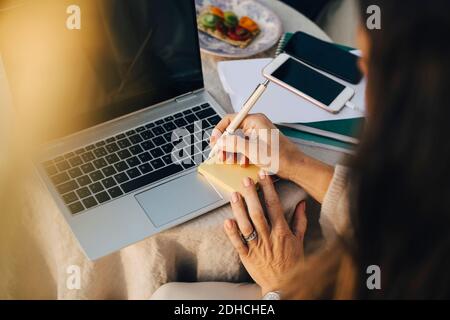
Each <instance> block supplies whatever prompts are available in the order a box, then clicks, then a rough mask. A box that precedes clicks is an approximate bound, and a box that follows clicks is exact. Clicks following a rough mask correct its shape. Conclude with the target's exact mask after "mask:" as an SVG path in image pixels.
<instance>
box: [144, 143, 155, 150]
mask: <svg viewBox="0 0 450 320" xmlns="http://www.w3.org/2000/svg"><path fill="white" fill-rule="evenodd" d="M141 146H142V148H144V150H150V149H153V148H154V147H155V145H154V144H153V142H151V141H144V142H142V143H141Z"/></svg>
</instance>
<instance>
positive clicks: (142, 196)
mask: <svg viewBox="0 0 450 320" xmlns="http://www.w3.org/2000/svg"><path fill="white" fill-rule="evenodd" d="M25 2H26V1H25ZM39 2H40V1H36V0H33V1H31V2H29V3H28V4H26V5H29V6H30V8H26V7H24V8H22V9H19V10H18V9H17V6H14V8H13V9H11V10H12V11H14V10H16V12H18V13H17V14H22V13H23V12H26V11H27V10H32V9H33V6H34V5H35V4H36V3H39ZM92 2H97V3H98V4H99V5H98V7H100V8H103V9H102V10H101V12H102V14H104V16H103V17H106V18H105V20H107V21H108V23H110V24H111V25H113V26H112V27H110V28H109V30H108V32H109V33H111V32H118V33H120V32H124V31H123V26H125V25H127V24H128V23H129V21H127V19H130V18H129V17H128V16H126V14H125V13H124V17H123V21H122V22H120V23H118V25H119V27H120V29H121V30H122V31H117V30H116V28H115V27H114V24H115V22H114V21H113V22H111V20H108V18H107V17H108V14H109V16H115V15H113V14H112V13H111V12H112V11H114V13H115V14H116V15H117V14H118V13H119V14H120V13H121V12H130V11H132V12H134V13H136V12H146V13H147V15H148V13H149V12H150V13H151V12H154V10H155V9H157V10H158V16H163V18H164V19H169V17H171V18H173V20H171V23H172V24H177V23H178V24H180V25H179V26H178V27H176V26H175V27H173V28H174V29H176V30H182V29H184V30H186V29H187V28H191V30H190V31H189V32H187V35H188V36H189V37H190V39H189V43H190V44H191V46H192V48H193V49H192V48H191V49H189V50H187V51H186V52H183V50H184V49H181V51H180V52H177V53H173V52H176V51H177V50H180V48H177V47H176V41H175V40H174V41H173V43H175V45H173V44H172V45H169V46H166V45H164V42H161V41H162V40H161V38H159V39H158V35H157V34H156V35H155V33H158V32H159V31H158V28H159V25H158V24H157V22H155V24H156V27H154V26H153V27H152V26H151V25H147V21H148V19H149V18H148V17H147V16H146V15H143V18H142V20H141V21H138V22H136V21H134V22H136V24H138V25H139V24H141V27H139V28H138V29H137V33H140V34H142V35H140V36H136V38H137V39H138V40H137V41H136V43H138V44H139V45H138V46H136V47H135V48H129V47H128V46H126V47H125V49H124V50H123V51H124V52H126V51H127V50H128V49H129V51H130V52H132V53H131V54H129V53H124V54H123V55H124V56H126V57H127V58H129V56H131V57H132V58H133V59H124V60H125V61H126V63H124V65H125V67H123V66H122V65H121V64H117V66H119V67H117V69H118V70H119V69H120V67H123V69H122V70H121V73H120V72H119V76H118V79H121V82H120V83H116V84H114V83H113V84H112V87H113V90H116V91H113V92H114V94H115V95H116V96H120V95H121V94H122V92H124V91H126V90H128V89H127V86H128V87H129V88H133V89H130V92H135V91H139V90H135V87H136V86H138V87H139V88H140V89H142V87H144V88H146V87H148V84H152V81H153V82H154V81H155V80H154V78H155V77H154V76H151V77H150V78H151V79H150V80H141V79H142V78H146V75H145V74H143V73H142V72H140V71H139V70H140V69H138V68H144V69H145V68H147V67H148V68H149V70H151V68H153V67H154V66H153V65H151V64H152V63H153V62H152V61H153V60H150V59H149V60H145V59H146V58H144V59H142V58H141V57H142V56H144V55H146V54H150V53H151V54H152V55H153V54H154V55H155V56H158V55H159V54H160V56H158V57H157V59H159V60H158V61H159V63H160V64H161V63H166V61H165V60H164V59H166V57H167V56H169V57H170V58H167V61H169V62H167V65H165V66H164V68H162V70H164V69H166V70H169V71H168V72H170V74H169V76H168V77H167V78H169V79H172V78H175V79H176V80H175V81H179V83H182V84H184V83H185V82H186V81H188V82H189V77H190V75H189V74H190V73H191V72H193V71H192V70H193V69H194V71H195V73H196V74H197V77H198V73H199V72H200V78H201V79H200V78H199V80H201V83H200V82H199V81H193V82H194V84H193V85H192V86H189V84H188V85H186V87H187V88H188V89H189V87H192V88H193V89H195V90H188V91H186V92H180V91H177V88H179V87H180V85H179V84H177V86H176V87H177V88H175V86H174V87H171V88H170V89H168V90H167V91H169V93H170V92H171V91H173V92H176V93H177V94H176V95H174V96H171V97H169V96H162V97H159V96H158V92H156V93H154V92H153V93H152V96H151V99H148V100H149V101H152V102H153V101H154V100H158V99H163V101H157V102H156V103H154V104H151V105H138V104H136V105H135V106H134V109H133V110H131V111H127V112H124V113H123V114H120V112H119V114H114V115H108V117H107V118H108V119H106V121H100V122H99V123H95V124H94V125H91V126H89V127H85V128H80V129H79V130H75V131H74V132H70V133H69V134H64V135H61V136H58V137H57V138H56V139H55V138H54V137H52V139H49V141H48V142H47V143H45V145H44V146H43V148H42V152H41V154H40V155H39V159H38V161H37V168H38V172H39V176H40V177H41V178H42V181H43V182H44V184H45V186H46V187H47V188H48V190H49V192H50V194H51V196H52V198H53V199H54V201H55V203H56V204H57V206H58V208H59V210H60V211H61V214H62V215H63V216H64V218H65V220H66V221H67V223H68V224H69V226H70V228H71V230H72V231H73V234H74V235H75V237H76V238H77V239H78V241H79V243H80V245H81V247H82V249H83V250H84V252H85V253H86V255H87V256H88V257H89V258H90V259H92V260H95V259H98V258H100V257H103V256H105V255H107V254H110V253H112V252H114V251H117V250H119V249H121V248H123V247H126V246H128V245H130V244H133V243H135V242H138V241H140V240H143V239H145V238H147V237H149V236H151V235H154V234H156V233H158V232H161V231H163V230H166V229H168V228H171V227H174V226H177V225H179V224H181V223H183V222H186V221H188V220H191V219H193V218H195V217H198V216H200V215H202V214H204V213H207V212H209V211H211V210H213V209H215V208H218V207H220V206H222V205H224V204H226V203H227V202H228V194H227V193H226V192H224V191H223V190H219V189H217V188H216V187H214V186H212V185H211V184H210V183H208V182H207V181H206V180H205V178H204V177H202V176H201V175H199V174H198V173H197V166H198V165H199V163H200V162H201V161H199V159H198V158H196V160H195V161H193V162H192V164H190V165H188V166H183V165H182V164H179V165H178V167H175V164H173V163H172V164H171V163H170V162H169V160H168V157H167V153H164V155H161V151H160V150H162V149H163V146H162V145H161V143H159V144H157V143H156V142H155V139H157V137H158V135H157V133H159V131H158V130H156V129H155V128H157V127H160V128H165V129H164V130H165V132H164V134H165V137H167V134H168V133H170V132H171V130H170V129H172V128H173V126H174V124H178V126H177V130H178V129H180V128H181V129H183V127H187V126H190V125H192V118H193V117H192V114H194V115H195V117H197V118H198V121H196V122H195V124H194V125H195V126H198V127H201V126H202V124H203V128H202V129H201V130H197V128H195V130H194V131H196V134H200V135H202V138H200V140H202V141H203V145H204V144H205V143H204V141H207V140H208V139H209V134H208V133H207V132H208V131H210V130H211V128H212V127H213V126H214V124H215V123H217V121H218V120H219V118H217V116H219V117H222V116H223V115H224V114H225V112H224V110H223V109H222V108H221V107H220V105H219V104H218V103H217V102H216V101H215V100H214V99H213V98H212V97H211V95H209V94H208V92H207V91H206V90H205V89H204V88H203V80H202V77H201V66H200V62H199V59H200V54H199V48H198V42H197V41H198V40H197V34H196V32H197V31H196V24H195V8H194V1H193V0H192V1H179V0H170V1H165V4H163V3H161V2H160V1H159V0H154V1H148V0H142V1H133V2H130V1H126V0H117V1H112V0H111V1H110V2H108V1H103V0H96V1H92ZM21 3H23V1H22V2H21ZM46 3H48V1H46ZM54 3H55V6H56V5H59V4H58V3H60V1H59V0H54ZM111 3H115V6H111ZM26 5H25V6H26ZM102 6H104V7H102ZM19 8H20V6H19ZM53 9H55V8H53ZM80 9H81V10H86V11H88V13H91V12H89V10H91V9H90V8H86V9H84V8H83V7H81V8H80ZM124 9H127V10H124ZM96 10H98V8H96ZM53 11H55V10H53ZM31 12H33V11H31ZM82 12H83V11H82ZM105 12H106V13H105ZM177 12H178V14H179V16H177ZM63 14H66V12H65V11H63ZM82 16H83V15H82ZM85 16H89V14H87V15H86V14H85ZM130 17H131V15H130ZM134 17H135V16H134ZM0 19H4V17H2V16H1V15H0ZM155 19H157V18H155ZM119 20H120V19H119ZM0 21H1V20H0ZM16 21H17V20H16ZM161 21H162V20H161ZM161 23H162V22H161ZM83 25H89V22H83V21H82V22H81V28H83ZM12 26H14V24H12ZM152 28H153V29H152ZM82 30H83V29H81V30H65V31H64V32H67V34H69V35H70V34H71V32H82ZM130 30H131V29H130ZM142 31H145V32H142ZM130 32H131V31H130ZM185 32H186V31H185ZM134 35H135V33H131V34H130V38H132V37H133V36H134ZM187 35H186V34H185V35H184V39H183V40H182V41H181V40H179V41H181V44H180V47H181V46H183V47H186V41H187V40H186V37H187ZM173 36H175V37H176V36H177V35H173ZM113 37H114V35H113ZM127 37H128V36H126V37H124V36H123V34H121V35H119V36H117V38H119V40H120V41H122V40H123V38H127ZM3 40H4V39H3ZM49 41H50V40H49ZM120 41H119V42H120ZM153 41H155V43H157V42H158V41H159V42H160V43H163V44H162V48H161V52H154V51H155V50H158V47H157V44H155V47H156V49H155V48H152V46H153V43H154V42H153ZM3 43H5V41H4V42H3ZM6 43H7V42H6ZM49 47H50V48H51V47H52V43H49ZM119 47H120V45H119ZM130 47H133V46H130ZM9 48H10V47H6V49H5V47H3V49H5V50H3V51H2V53H5V52H6V55H5V56H3V59H4V64H5V70H6V71H5V72H6V76H7V78H8V76H9V74H10V73H9V70H8V54H12V53H13V51H11V52H8V50H9ZM172 49H173V50H172ZM171 50H172V51H171ZM89 54H92V52H91V53H89V52H88V53H87V54H86V56H88V61H90V62H92V61H94V66H95V67H98V68H99V69H101V68H102V67H105V66H101V65H100V66H98V65H96V63H97V62H98V61H100V60H95V57H94V58H92V57H90V56H89ZM127 55H129V56H127ZM181 55H183V56H182V57H181V58H180V59H178V57H179V56H181ZM189 55H192V59H193V60H195V61H196V63H197V62H198V65H197V66H200V70H198V69H199V67H197V68H195V67H192V65H191V66H186V70H183V68H185V67H184V65H183V63H184V62H185V61H188V60H189V59H187V60H183V59H186V56H189ZM115 56H117V52H115ZM108 57H109V55H108ZM118 60H119V61H120V59H118ZM197 60H198V61H197ZM171 61H175V62H174V63H173V64H171ZM121 62H122V61H121ZM99 63H100V62H99ZM100 64H101V63H100ZM146 64H149V65H150V67H149V66H147V65H146ZM106 66H108V65H106ZM113 66H114V67H116V65H113ZM180 66H181V67H180ZM68 69H70V67H69V68H68ZM130 69H131V70H132V71H130ZM70 70H72V69H70ZM108 70H109V68H108ZM123 70H125V72H123ZM133 70H138V71H133ZM174 70H175V71H174ZM62 72H64V70H63V71H62ZM102 72H103V71H102ZM133 72H135V73H136V75H134V74H133ZM148 72H150V71H148ZM158 72H161V71H160V70H159V71H158ZM184 72H185V74H184ZM106 73H107V74H109V71H108V72H106ZM150 73H151V72H150ZM11 74H13V76H12V77H11V78H8V80H10V81H9V87H10V91H11V92H12V97H13V102H15V101H14V97H15V94H18V93H19V94H20V91H15V90H14V83H15V82H14V81H15V80H16V79H15V78H14V77H15V76H16V74H15V73H14V70H13V71H11ZM130 74H131V75H130ZM43 76H44V75H43ZM68 76H69V77H70V76H71V74H69V75H68ZM102 76H103V75H102ZM156 76H157V77H158V76H159V75H158V74H157V75H156ZM133 77H134V78H133ZM177 77H179V79H178V78H177ZM124 79H125V80H124ZM133 79H137V80H133ZM180 79H181V80H180ZM184 79H187V80H184ZM133 81H136V83H138V84H139V85H136V83H133ZM140 81H143V83H144V84H145V85H141V84H140ZM166 81H167V80H166ZM180 81H181V82H180ZM49 83H51V82H49ZM130 83H131V84H130ZM117 88H119V89H117ZM174 88H175V89H174ZM120 90H122V92H121V93H117V91H120ZM133 90H134V91H133ZM141 91H145V90H141ZM127 94H128V93H127ZM80 96H83V95H80ZM140 98H141V99H137V100H139V103H141V102H142V101H145V100H146V97H140ZM118 100H120V99H118ZM45 101H48V100H45ZM119 102H120V103H123V102H122V101H119ZM118 110H120V109H118ZM212 110H213V111H214V114H212V113H213V111H212ZM70 112H72V111H70ZM89 112H92V113H95V112H98V111H96V110H91V111H89ZM101 112H105V110H103V109H102V110H101ZM106 113H107V112H106ZM189 116H190V118H189ZM203 116H204V118H203V119H202V117H203ZM188 118H189V119H191V120H190V121H191V122H189V121H188V120H187V119H188ZM181 119H183V120H181ZM184 122H186V123H187V125H186V126H183V125H180V123H181V124H183V123H184ZM204 126H207V127H208V128H207V129H208V130H204V129H205V128H204ZM174 131H175V130H174ZM155 132H156V133H155ZM149 135H152V136H153V137H152V138H150V137H149ZM188 136H189V135H188ZM159 137H160V138H161V137H164V135H161V136H159ZM140 139H142V141H141V142H140ZM132 140H133V141H134V142H133V141H132ZM126 141H128V142H129V143H130V145H129V146H127V145H126V144H125V142H126ZM136 141H137V142H136ZM158 141H159V140H158ZM192 141H194V142H195V143H198V139H197V140H195V139H193V140H192ZM119 142H120V144H121V145H120V146H118V148H119V149H117V145H118V144H119ZM128 142H127V143H128ZM146 142H147V143H146ZM172 142H173V141H172ZM167 143H169V142H167ZM113 144H115V145H116V147H114V148H116V149H114V148H113V147H112V146H113ZM149 144H150V145H151V146H149ZM136 146H137V147H136ZM139 148H140V149H139ZM155 149H160V150H155ZM196 150H197V151H198V149H196ZM104 151H106V153H105V152H104ZM156 151H158V152H156ZM201 151H202V153H203V154H206V153H207V150H206V149H204V150H201ZM127 152H128V153H129V156H127V155H128V153H127ZM163 152H164V150H163ZM194 152H195V151H194ZM89 153H90V155H89ZM86 154H88V155H89V157H88V156H87V155H86ZM144 154H145V156H144ZM92 155H93V156H94V158H92ZM91 158H92V159H91ZM79 159H81V162H80V161H79ZM133 159H138V162H139V163H138V164H137V163H136V160H133ZM131 160H133V161H131ZM118 163H125V164H126V165H127V166H128V169H126V170H123V171H120V170H119V169H117V167H118V166H116V165H117V164H118ZM105 164H106V165H105ZM67 165H68V166H67ZM97 165H98V166H97ZM133 165H134V166H133ZM89 168H90V169H92V168H94V169H93V170H91V171H89ZM107 168H109V169H108V170H107ZM111 168H113V169H111ZM136 170H137V171H136ZM77 172H78V175H77ZM80 172H81V176H80V175H79V173H80ZM95 172H97V174H96V175H94V174H93V173H95ZM98 173H100V174H101V175H103V176H102V177H100V178H99V177H98V176H99V174H98ZM67 178H69V180H68V179H67ZM95 179H98V180H95ZM111 179H112V180H111ZM125 179H127V180H126V181H125ZM55 181H56V182H55ZM86 190H87V191H89V192H90V193H89V194H87V193H86V192H87V191H86ZM81 191H84V193H83V192H81ZM92 199H93V200H92ZM88 200H89V201H88Z"/></svg>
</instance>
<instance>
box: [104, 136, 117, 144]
mask: <svg viewBox="0 0 450 320" xmlns="http://www.w3.org/2000/svg"><path fill="white" fill-rule="evenodd" d="M114 141H116V138H114V137H111V138H108V139H106V143H113V142H114Z"/></svg>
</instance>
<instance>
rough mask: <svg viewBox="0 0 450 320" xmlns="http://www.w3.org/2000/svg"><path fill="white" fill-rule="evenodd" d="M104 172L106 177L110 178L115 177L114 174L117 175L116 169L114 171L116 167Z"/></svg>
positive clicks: (104, 169) (105, 169)
mask: <svg viewBox="0 0 450 320" xmlns="http://www.w3.org/2000/svg"><path fill="white" fill-rule="evenodd" d="M102 172H103V174H104V175H105V176H106V177H110V176H112V175H114V174H116V173H117V171H116V169H114V167H112V166H109V167H106V168H103V169H102Z"/></svg>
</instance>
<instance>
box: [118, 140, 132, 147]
mask: <svg viewBox="0 0 450 320" xmlns="http://www.w3.org/2000/svg"><path fill="white" fill-rule="evenodd" d="M117 144H118V145H119V147H120V148H122V149H125V148H128V147H129V146H131V143H130V141H128V139H122V140H119V141H117Z"/></svg>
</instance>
